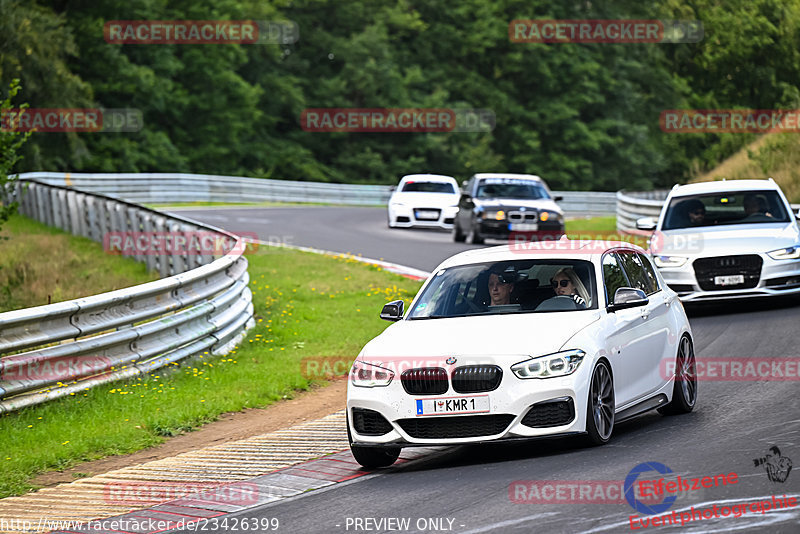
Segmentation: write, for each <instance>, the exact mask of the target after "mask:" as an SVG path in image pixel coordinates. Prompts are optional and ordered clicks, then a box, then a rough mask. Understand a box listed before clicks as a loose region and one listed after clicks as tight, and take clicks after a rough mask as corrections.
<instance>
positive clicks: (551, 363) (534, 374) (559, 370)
mask: <svg viewBox="0 0 800 534" xmlns="http://www.w3.org/2000/svg"><path fill="white" fill-rule="evenodd" d="M584 356H586V353H585V352H583V351H582V350H580V349H573V350H565V351H562V352H556V353H555V354H548V355H546V356H537V357H536V358H531V359H530V360H525V361H524V362H519V363H515V364H514V365H512V366H511V370H512V371H513V372H514V374H515V375H517V378H523V379H527V378H552V377H555V376H566V375H569V374H572V373H574V372H575V369H577V368H578V366H579V365H580V364H581V362H582V361H583V357H584Z"/></svg>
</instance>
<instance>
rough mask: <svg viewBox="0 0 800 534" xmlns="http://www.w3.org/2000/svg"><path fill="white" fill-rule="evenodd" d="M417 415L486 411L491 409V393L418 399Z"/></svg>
mask: <svg viewBox="0 0 800 534" xmlns="http://www.w3.org/2000/svg"><path fill="white" fill-rule="evenodd" d="M416 401H417V415H450V414H462V413H486V412H488V411H489V395H472V396H469V397H438V398H435V399H416Z"/></svg>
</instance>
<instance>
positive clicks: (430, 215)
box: [414, 210, 439, 221]
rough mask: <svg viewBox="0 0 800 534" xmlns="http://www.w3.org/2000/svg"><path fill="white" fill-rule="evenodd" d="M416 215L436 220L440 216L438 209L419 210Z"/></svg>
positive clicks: (423, 218) (428, 219)
mask: <svg viewBox="0 0 800 534" xmlns="http://www.w3.org/2000/svg"><path fill="white" fill-rule="evenodd" d="M414 217H416V218H417V219H420V220H426V221H435V220H437V219H438V218H439V212H438V211H425V210H417V211H416V212H414Z"/></svg>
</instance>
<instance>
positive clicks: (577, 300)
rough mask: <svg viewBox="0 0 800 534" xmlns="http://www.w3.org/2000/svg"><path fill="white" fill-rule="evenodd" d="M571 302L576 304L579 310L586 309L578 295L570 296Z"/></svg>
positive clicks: (583, 301) (584, 303)
mask: <svg viewBox="0 0 800 534" xmlns="http://www.w3.org/2000/svg"><path fill="white" fill-rule="evenodd" d="M572 300H574V301H575V304H577V305H578V306H580V307H581V308H585V307H586V301H585V300H583V297H581V296H580V295H577V294H575V295H572Z"/></svg>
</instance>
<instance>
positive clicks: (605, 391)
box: [586, 360, 615, 445]
mask: <svg viewBox="0 0 800 534" xmlns="http://www.w3.org/2000/svg"><path fill="white" fill-rule="evenodd" d="M614 409H615V404H614V379H613V377H612V376H611V369H610V368H609V367H608V364H607V363H606V362H605V361H603V360H601V361H599V362H597V365H595V367H594V370H593V371H592V379H591V381H590V383H589V398H588V399H587V402H586V433H587V434H588V441H589V444H590V445H604V444H606V443H608V441H609V440H610V439H611V434H612V433H613V432H614Z"/></svg>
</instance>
